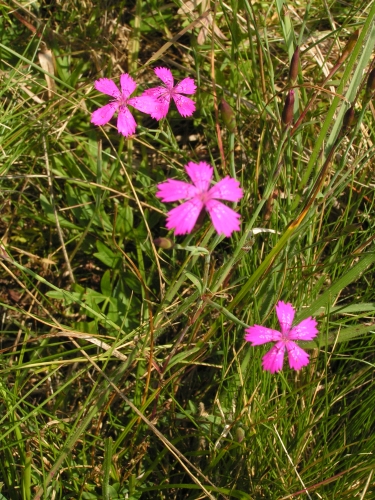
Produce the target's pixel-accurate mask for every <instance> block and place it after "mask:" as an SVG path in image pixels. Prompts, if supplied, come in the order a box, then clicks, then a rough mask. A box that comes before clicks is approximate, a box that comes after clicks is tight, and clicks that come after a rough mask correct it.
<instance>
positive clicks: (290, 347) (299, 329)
mask: <svg viewBox="0 0 375 500" xmlns="http://www.w3.org/2000/svg"><path fill="white" fill-rule="evenodd" d="M276 314H277V317H278V319H279V323H280V327H281V332H278V331H277V330H271V328H266V327H265V326H260V325H254V326H251V327H250V328H247V329H246V330H245V331H246V332H247V334H246V335H245V340H247V341H248V342H251V345H261V344H265V343H266V342H276V344H275V345H274V346H273V347H272V348H271V350H270V351H268V352H267V354H265V355H264V356H263V370H268V371H270V372H271V373H275V372H278V371H280V370H281V369H282V367H283V362H284V352H285V349H286V350H287V351H288V358H289V366H290V367H291V368H294V369H295V370H299V369H300V368H302V367H303V366H306V365H308V364H309V355H308V354H307V353H306V352H305V351H304V350H303V349H301V347H299V346H298V345H297V344H296V343H295V342H294V340H312V339H313V338H314V337H315V336H316V335H317V334H318V330H317V328H316V325H317V322H316V321H315V319H314V318H312V317H309V318H306V319H304V320H303V321H301V323H299V324H298V325H296V326H294V327H292V323H293V319H294V314H295V311H294V308H293V306H292V304H285V302H282V301H279V302H278V304H277V306H276Z"/></svg>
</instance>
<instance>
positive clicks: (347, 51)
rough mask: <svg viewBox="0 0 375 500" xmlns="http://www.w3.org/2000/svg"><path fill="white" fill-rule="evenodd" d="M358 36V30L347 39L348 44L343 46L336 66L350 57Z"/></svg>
mask: <svg viewBox="0 0 375 500" xmlns="http://www.w3.org/2000/svg"><path fill="white" fill-rule="evenodd" d="M358 36H359V30H356V31H355V32H354V33H353V34H352V36H351V37H350V38H349V40H348V43H347V44H346V45H345V47H344V50H343V51H342V54H341V56H340V57H339V59H338V61H337V64H341V63H343V62H344V61H346V59H347V58H348V57H349V56H350V54H351V53H352V51H353V49H354V46H355V44H356V43H357V40H358Z"/></svg>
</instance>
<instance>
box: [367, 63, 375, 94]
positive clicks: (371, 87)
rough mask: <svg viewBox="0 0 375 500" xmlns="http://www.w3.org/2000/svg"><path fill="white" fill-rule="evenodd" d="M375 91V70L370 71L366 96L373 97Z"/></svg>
mask: <svg viewBox="0 0 375 500" xmlns="http://www.w3.org/2000/svg"><path fill="white" fill-rule="evenodd" d="M374 91H375V68H374V69H373V70H371V71H370V73H369V75H368V78H367V85H366V94H367V95H368V96H371V95H372V94H373V93H374Z"/></svg>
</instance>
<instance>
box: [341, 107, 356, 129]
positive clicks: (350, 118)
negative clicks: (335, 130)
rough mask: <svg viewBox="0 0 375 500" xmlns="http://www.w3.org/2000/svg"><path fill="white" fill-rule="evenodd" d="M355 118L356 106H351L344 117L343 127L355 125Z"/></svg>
mask: <svg viewBox="0 0 375 500" xmlns="http://www.w3.org/2000/svg"><path fill="white" fill-rule="evenodd" d="M354 118H355V111H354V107H353V106H350V108H349V109H347V110H346V113H345V115H344V119H343V121H342V127H343V129H347V128H350V127H351V126H352V125H353V122H354Z"/></svg>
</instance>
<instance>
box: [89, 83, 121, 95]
mask: <svg viewBox="0 0 375 500" xmlns="http://www.w3.org/2000/svg"><path fill="white" fill-rule="evenodd" d="M94 86H95V88H96V90H98V91H99V92H103V94H107V95H110V96H111V97H113V98H114V99H120V98H121V92H120V91H119V89H118V88H117V85H116V84H115V82H113V81H112V80H110V79H109V78H100V79H99V80H96V82H95V83H94Z"/></svg>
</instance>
